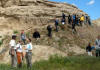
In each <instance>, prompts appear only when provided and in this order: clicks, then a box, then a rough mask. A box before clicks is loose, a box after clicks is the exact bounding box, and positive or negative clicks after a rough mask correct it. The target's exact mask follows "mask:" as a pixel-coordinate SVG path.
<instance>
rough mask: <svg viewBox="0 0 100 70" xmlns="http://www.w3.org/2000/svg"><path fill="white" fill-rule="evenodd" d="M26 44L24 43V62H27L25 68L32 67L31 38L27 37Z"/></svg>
mask: <svg viewBox="0 0 100 70" xmlns="http://www.w3.org/2000/svg"><path fill="white" fill-rule="evenodd" d="M27 42H28V44H27V45H26V49H25V50H26V56H25V57H26V63H27V68H31V67H32V43H31V39H30V38H28V39H27Z"/></svg>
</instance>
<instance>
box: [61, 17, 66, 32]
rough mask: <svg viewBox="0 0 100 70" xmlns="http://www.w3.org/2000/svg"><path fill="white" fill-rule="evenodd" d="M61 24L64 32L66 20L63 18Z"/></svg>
mask: <svg viewBox="0 0 100 70" xmlns="http://www.w3.org/2000/svg"><path fill="white" fill-rule="evenodd" d="M61 23H62V25H61V29H62V30H64V29H65V19H64V18H62V20H61Z"/></svg>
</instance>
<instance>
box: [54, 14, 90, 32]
mask: <svg viewBox="0 0 100 70" xmlns="http://www.w3.org/2000/svg"><path fill="white" fill-rule="evenodd" d="M66 17H67V18H66ZM66 19H68V22H66ZM59 23H60V21H59V20H58V19H55V27H56V31H57V32H58V26H59ZM66 23H68V24H69V25H71V26H72V32H73V33H76V32H77V30H76V26H83V25H84V24H88V25H91V24H92V23H91V19H90V17H89V16H86V15H77V14H72V15H70V14H69V15H68V16H66V15H65V14H64V13H62V19H61V24H62V28H63V29H64V25H65V24H66Z"/></svg>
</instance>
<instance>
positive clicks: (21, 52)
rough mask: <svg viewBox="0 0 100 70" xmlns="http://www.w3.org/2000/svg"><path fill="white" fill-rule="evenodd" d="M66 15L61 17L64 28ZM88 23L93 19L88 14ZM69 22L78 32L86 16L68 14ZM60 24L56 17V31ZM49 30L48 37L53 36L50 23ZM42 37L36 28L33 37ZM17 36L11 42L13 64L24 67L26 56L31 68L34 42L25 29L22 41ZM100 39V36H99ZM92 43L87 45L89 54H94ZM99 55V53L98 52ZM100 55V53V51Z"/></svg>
mask: <svg viewBox="0 0 100 70" xmlns="http://www.w3.org/2000/svg"><path fill="white" fill-rule="evenodd" d="M66 23H67V22H66V15H65V14H64V13H63V14H62V19H61V27H62V29H64V26H65V24H66ZM86 23H88V24H89V25H91V21H90V18H89V17H88V16H86ZM68 24H70V25H72V31H73V32H76V28H75V26H76V25H81V26H82V25H83V24H85V16H84V15H82V16H81V17H79V16H78V15H76V14H73V15H69V16H68ZM59 25H60V22H59V20H58V19H55V30H56V32H58V31H59ZM47 31H48V37H50V38H51V37H52V26H51V25H48V26H47ZM40 37H41V35H40V33H39V32H38V31H37V30H35V32H34V33H33V38H35V39H36V41H38V39H39V38H40ZM16 38H17V36H16V35H15V34H14V35H12V40H11V41H10V43H9V48H10V50H9V54H10V55H11V65H12V67H17V65H18V67H19V68H20V67H22V61H23V59H24V57H25V58H26V63H27V67H28V68H31V67H32V43H31V39H30V38H27V37H26V34H25V33H24V30H22V32H21V36H20V38H21V39H20V41H18V42H17V43H16ZM99 39H100V37H99ZM96 44H99V40H97V42H96ZM90 47H91V44H89V45H88V47H87V52H88V54H89V55H91V56H92V54H91V50H92V49H90ZM96 55H98V54H96ZM99 55H100V51H99Z"/></svg>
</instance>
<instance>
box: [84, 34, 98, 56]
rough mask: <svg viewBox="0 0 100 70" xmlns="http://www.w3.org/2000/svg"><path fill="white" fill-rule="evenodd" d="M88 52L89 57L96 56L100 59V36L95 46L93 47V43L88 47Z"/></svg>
mask: <svg viewBox="0 0 100 70" xmlns="http://www.w3.org/2000/svg"><path fill="white" fill-rule="evenodd" d="M86 52H87V53H88V55H89V56H93V55H94V56H96V57H100V35H99V36H98V38H97V39H96V41H95V46H92V45H91V43H89V44H88V46H87V47H86Z"/></svg>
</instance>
